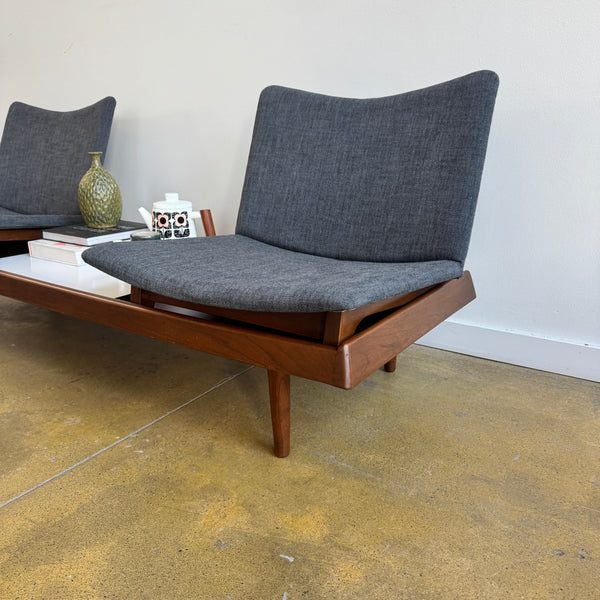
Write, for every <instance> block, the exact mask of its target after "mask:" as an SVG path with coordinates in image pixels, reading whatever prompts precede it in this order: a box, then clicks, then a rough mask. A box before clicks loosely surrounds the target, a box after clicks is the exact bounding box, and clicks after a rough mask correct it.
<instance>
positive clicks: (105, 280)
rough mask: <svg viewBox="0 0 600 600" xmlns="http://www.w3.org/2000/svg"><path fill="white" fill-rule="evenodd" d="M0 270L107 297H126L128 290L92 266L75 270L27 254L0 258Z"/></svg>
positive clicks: (120, 282) (73, 267) (119, 282)
mask: <svg viewBox="0 0 600 600" xmlns="http://www.w3.org/2000/svg"><path fill="white" fill-rule="evenodd" d="M0 271H7V272H8V273H14V274H16V275H23V276H24V277H31V278H32V279H38V280H40V281H45V282H47V283H54V284H56V285H62V286H64V287H68V288H72V289H75V290H81V291H83V292H90V293H92V294H98V295H99V296H105V297H107V298H119V297H121V296H127V295H128V294H129V292H130V291H131V286H130V285H129V284H128V283H125V282H124V281H120V280H119V279H115V278H114V277H111V276H110V275H107V274H106V273H103V272H102V271H99V270H98V269H95V268H94V267H92V266H91V265H80V266H77V267H75V266H71V265H64V264H62V263H57V262H53V261H50V260H43V259H41V258H31V256H29V254H19V255H17V256H6V257H4V258H0Z"/></svg>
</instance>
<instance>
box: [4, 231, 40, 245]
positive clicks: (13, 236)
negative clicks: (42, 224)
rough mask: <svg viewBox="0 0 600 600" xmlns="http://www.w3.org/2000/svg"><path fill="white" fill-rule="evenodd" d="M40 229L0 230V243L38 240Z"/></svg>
mask: <svg viewBox="0 0 600 600" xmlns="http://www.w3.org/2000/svg"><path fill="white" fill-rule="evenodd" d="M41 237H42V230H41V229H0V242H16V241H29V240H39V239H40V238H41Z"/></svg>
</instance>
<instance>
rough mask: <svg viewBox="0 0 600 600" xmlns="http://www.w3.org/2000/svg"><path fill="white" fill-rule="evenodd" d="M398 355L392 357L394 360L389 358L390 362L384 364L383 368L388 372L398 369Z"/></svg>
mask: <svg viewBox="0 0 600 600" xmlns="http://www.w3.org/2000/svg"><path fill="white" fill-rule="evenodd" d="M396 358H397V357H396V356H394V358H392V360H389V361H388V362H386V363H385V365H383V368H384V370H385V372H386V373H393V372H394V371H395V370H396Z"/></svg>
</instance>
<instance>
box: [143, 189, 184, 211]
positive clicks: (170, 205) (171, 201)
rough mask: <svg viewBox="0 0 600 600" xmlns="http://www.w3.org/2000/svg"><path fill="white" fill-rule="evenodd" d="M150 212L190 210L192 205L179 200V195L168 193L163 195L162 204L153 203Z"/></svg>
mask: <svg viewBox="0 0 600 600" xmlns="http://www.w3.org/2000/svg"><path fill="white" fill-rule="evenodd" d="M152 210H166V211H174V210H189V211H191V210H192V203H191V202H187V201H185V200H180V199H179V194H177V193H174V192H169V193H167V194H165V200H163V201H162V202H155V203H154V204H153V205H152Z"/></svg>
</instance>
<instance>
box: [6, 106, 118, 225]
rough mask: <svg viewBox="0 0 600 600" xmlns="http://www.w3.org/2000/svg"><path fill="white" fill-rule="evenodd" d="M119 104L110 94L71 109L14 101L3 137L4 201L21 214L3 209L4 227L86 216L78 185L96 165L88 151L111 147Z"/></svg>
mask: <svg viewBox="0 0 600 600" xmlns="http://www.w3.org/2000/svg"><path fill="white" fill-rule="evenodd" d="M115 105H116V101H115V99H114V98H112V97H107V98H104V99H103V100H100V101H99V102H97V103H95V104H93V105H91V106H88V107H86V108H82V109H79V110H74V111H69V112H57V111H50V110H44V109H41V108H37V107H34V106H29V105H27V104H23V103H22V102H14V103H13V104H12V105H11V106H10V108H9V110H8V115H7V117H6V123H5V126H4V131H3V134H2V141H1V142H0V207H2V208H4V209H7V210H9V211H12V212H13V213H17V214H18V215H20V217H19V218H16V217H15V218H12V217H11V218H9V217H8V216H7V213H6V212H5V211H0V228H2V229H7V228H23V227H47V226H54V225H62V224H68V223H72V222H73V221H74V216H76V217H78V220H79V221H81V214H80V212H79V206H78V203H77V187H78V185H79V181H80V180H81V177H82V176H83V175H84V173H85V172H86V171H87V170H88V169H89V167H90V165H91V159H90V157H89V155H88V152H90V151H99V152H102V153H103V156H104V155H105V153H106V146H107V144H108V138H109V135H110V129H111V124H112V118H113V114H114V110H115ZM28 215H29V216H28ZM44 215H51V216H49V218H48V219H44Z"/></svg>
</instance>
